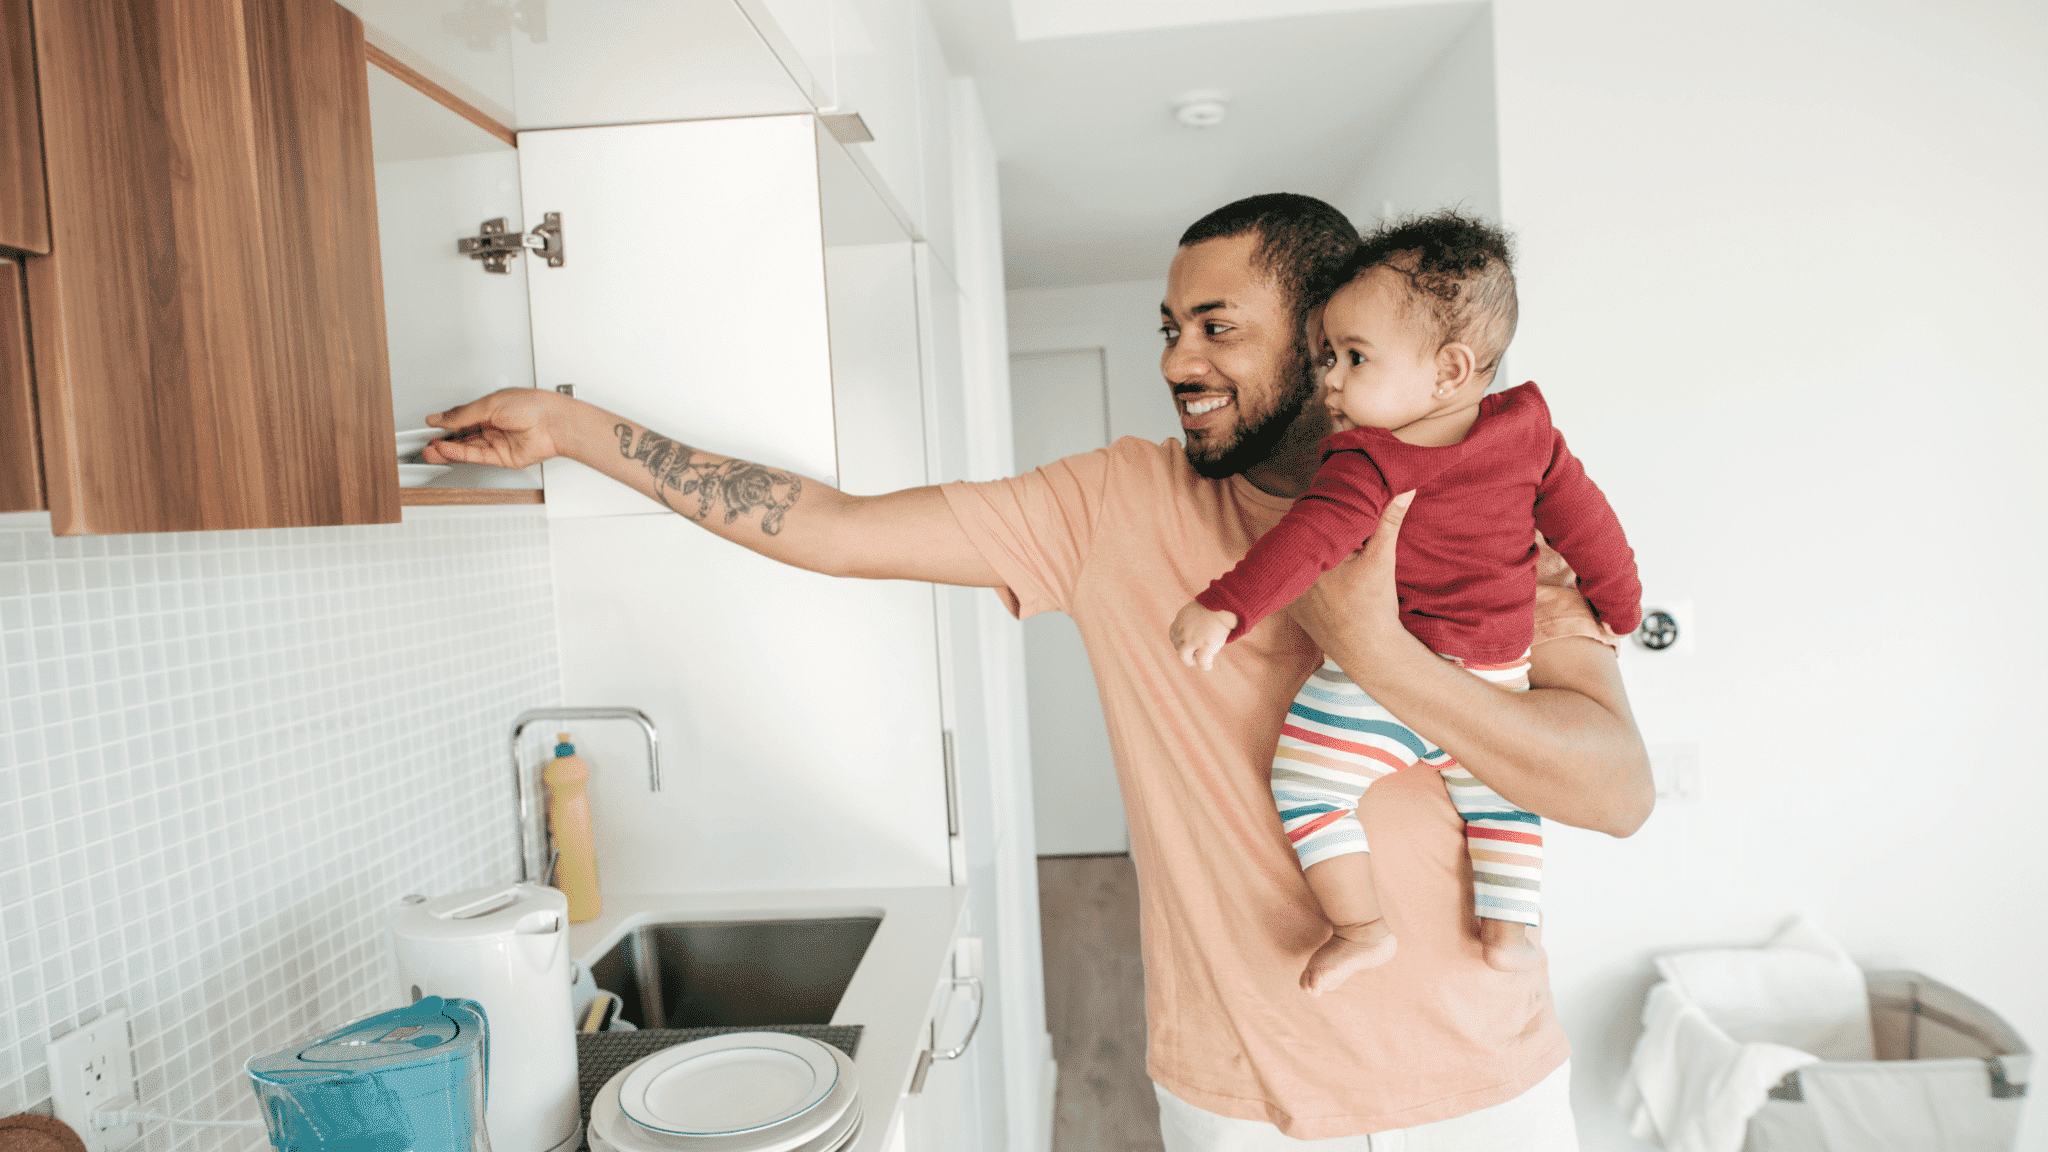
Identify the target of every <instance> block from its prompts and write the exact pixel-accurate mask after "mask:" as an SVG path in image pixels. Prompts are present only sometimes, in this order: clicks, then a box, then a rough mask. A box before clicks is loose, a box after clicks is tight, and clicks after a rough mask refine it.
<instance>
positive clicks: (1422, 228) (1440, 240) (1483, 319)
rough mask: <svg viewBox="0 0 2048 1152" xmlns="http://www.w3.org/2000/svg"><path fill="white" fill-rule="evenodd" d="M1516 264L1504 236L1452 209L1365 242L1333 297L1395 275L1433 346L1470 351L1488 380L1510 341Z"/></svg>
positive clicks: (1402, 223)
mask: <svg viewBox="0 0 2048 1152" xmlns="http://www.w3.org/2000/svg"><path fill="white" fill-rule="evenodd" d="M1514 259H1515V258H1514V251H1513V242H1512V241H1511V240H1510V238H1509V237H1508V234H1507V233H1506V232H1503V231H1502V230H1501V229H1499V228H1497V227H1495V226H1494V225H1492V224H1489V223H1487V222H1486V221H1484V220H1481V219H1479V218H1478V217H1476V216H1467V215H1465V214H1464V213H1462V212H1459V211H1458V210H1457V209H1455V208H1447V209H1444V210H1442V211H1439V212H1431V213H1428V214H1426V215H1419V216H1405V217H1402V218H1401V219H1399V220H1396V221H1393V222H1392V223H1389V224H1385V225H1382V226H1381V227H1380V228H1378V229H1377V230H1375V231H1374V232H1373V233H1372V234H1371V235H1369V236H1367V237H1365V239H1364V241H1363V242H1362V243H1361V244H1360V245H1359V247H1358V251H1357V252H1356V253H1355V254H1354V255H1353V256H1352V257H1351V259H1350V260H1349V261H1347V262H1346V263H1345V265H1344V269H1343V271H1342V272H1341V273H1340V274H1339V276H1338V278H1337V281H1336V283H1335V284H1334V285H1332V286H1331V294H1334V293H1335V291H1336V289H1337V288H1341V287H1343V286H1344V285H1346V284H1349V283H1351V282H1352V281H1353V280H1356V279H1358V278H1359V277H1361V276H1363V275H1365V274H1366V273H1368V272H1370V271H1372V270H1373V269H1374V268H1387V269H1390V270H1392V271H1395V272H1399V273H1401V274H1402V275H1403V276H1405V277H1407V279H1408V284H1409V299H1410V301H1411V302H1412V303H1413V304H1414V305H1415V306H1417V308H1418V309H1419V310H1420V312H1421V314H1422V315H1423V316H1424V317H1426V318H1427V320H1428V322H1429V323H1430V324H1431V326H1432V327H1434V328H1435V330H1436V337H1437V346H1438V347H1442V346H1443V345H1445V344H1450V343H1454V342H1456V343H1463V344H1468V345H1470V346H1471V348H1472V353H1473V357H1474V359H1475V360H1476V361H1477V372H1478V374H1480V375H1491V374H1492V373H1493V372H1494V371H1495V370H1496V369H1498V368H1499V367H1500V358H1501V355H1502V354H1503V353H1505V352H1506V351H1507V350H1508V343H1509V341H1511V340H1513V339H1514V338H1515V324H1516V321H1517V319H1518V316H1519V308H1518V305H1517V303H1516V300H1515V273H1514Z"/></svg>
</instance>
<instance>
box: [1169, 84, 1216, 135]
mask: <svg viewBox="0 0 2048 1152" xmlns="http://www.w3.org/2000/svg"><path fill="white" fill-rule="evenodd" d="M1229 112H1230V98H1229V97H1228V96H1225V95H1224V94H1223V93H1221V92H1218V91H1216V90H1215V89H1213V88H1204V89H1202V90H1201V91H1198V92H1184V93H1182V94H1181V95H1180V97H1179V98H1178V99H1176V100H1175V101H1174V102H1173V118H1174V119H1176V120H1178V121H1180V122H1181V123H1183V124H1185V125H1187V126H1188V127H1190V128H1214V127H1216V126H1217V125H1218V124H1221V123H1223V117H1224V116H1226V115H1228V114H1229Z"/></svg>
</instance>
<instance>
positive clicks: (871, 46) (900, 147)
mask: <svg viewBox="0 0 2048 1152" xmlns="http://www.w3.org/2000/svg"><path fill="white" fill-rule="evenodd" d="M919 15H920V13H919V12H918V7H917V0H833V2H832V34H833V47H834V53H833V54H834V58H835V62H836V69H837V76H838V98H839V103H838V107H840V108H841V109H844V110H846V111H850V112H859V113H860V115H861V119H862V121H864V122H865V123H866V124H867V126H868V130H869V131H870V132H873V133H874V135H875V139H874V142H873V143H870V144H858V145H855V147H857V148H860V149H862V150H864V151H865V152H866V154H867V158H868V159H869V160H870V161H871V162H872V163H873V164H874V166H875V170H876V171H877V172H879V173H881V176H882V180H883V182H884V183H886V184H888V186H889V191H890V193H891V194H892V195H894V196H895V197H896V201H897V203H899V204H901V205H903V210H904V211H905V212H907V213H909V215H910V219H911V222H912V224H913V225H914V226H915V227H916V228H917V230H918V231H919V232H920V233H922V232H923V231H924V227H925V202H924V168H923V165H924V158H923V149H922V144H921V142H920V138H919V127H918V79H917V22H918V16H919Z"/></svg>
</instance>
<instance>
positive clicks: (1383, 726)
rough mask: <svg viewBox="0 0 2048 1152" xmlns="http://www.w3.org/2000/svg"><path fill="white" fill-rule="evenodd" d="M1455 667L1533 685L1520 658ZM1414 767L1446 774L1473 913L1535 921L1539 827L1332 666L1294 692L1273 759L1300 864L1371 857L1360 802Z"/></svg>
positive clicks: (1279, 800) (1276, 795)
mask: <svg viewBox="0 0 2048 1152" xmlns="http://www.w3.org/2000/svg"><path fill="white" fill-rule="evenodd" d="M1446 659H1449V658H1448V657H1446ZM1460 664H1461V666H1462V667H1463V668H1464V669H1465V670H1466V671H1467V672H1470V673H1472V674H1473V675H1474V676H1477V677H1479V678H1480V679H1482V680H1486V681H1488V682H1490V683H1494V684H1499V685H1501V686H1503V687H1506V688H1513V689H1515V690H1517V691H1520V690H1523V689H1526V688H1528V686H1529V662H1528V659H1527V658H1526V656H1525V657H1524V658H1523V659H1522V660H1519V661H1517V662H1515V663H1513V664H1506V665H1477V664H1463V663H1462V662H1460ZM1416 764H1427V765H1428V766H1430V767H1431V768H1434V769H1436V770H1437V771H1438V772H1441V773H1443V777H1444V784H1445V785H1446V787H1447V788H1448V789H1449V791H1450V794H1451V803H1452V804H1453V805H1455V806H1456V807H1457V809H1458V815H1460V816H1462V817H1464V818H1465V850H1466V852H1467V853H1469V854H1470V855H1471V857H1472V903H1473V910H1474V911H1475V912H1476V913H1478V915H1480V916H1482V917H1484V918H1486V919H1488V920H1512V921H1515V922H1517V923H1521V924H1535V923H1537V922H1538V919H1537V911H1538V907H1539V904H1540V901H1541V893H1542V889H1543V821H1542V819H1541V818H1540V817H1538V816H1537V815H1536V814H1535V813H1533V812H1524V811H1522V810H1521V809H1520V808H1517V807H1515V806H1514V805H1512V804H1510V803H1508V802H1507V801H1506V800H1504V799H1502V798H1501V796H1500V794H1499V793H1497V792H1495V791H1494V790H1493V789H1491V788H1488V787H1487V786H1486V785H1484V784H1482V783H1480V782H1479V779H1478V778H1477V777H1475V776H1473V775H1472V774H1471V773H1470V772H1467V771H1465V770H1464V769H1463V768H1461V767H1459V766H1458V762H1457V761H1456V760H1453V759H1452V758H1451V756H1450V754H1449V753H1447V752H1445V751H1444V750H1443V749H1441V748H1432V747H1430V745H1429V742H1428V741H1426V740H1424V739H1423V738H1422V737H1420V736H1418V735H1416V734H1415V732H1414V731H1413V730H1411V729H1410V728H1409V727H1408V726H1407V725H1406V724H1403V723H1401V721H1399V720H1398V719H1395V717H1394V714H1393V713H1392V712H1389V711H1387V710H1386V709H1385V708H1383V707H1381V706H1380V705H1379V704H1378V703H1377V702H1375V701H1374V700H1373V698H1372V697H1370V696H1367V695H1366V694H1365V690H1364V689H1362V688H1360V687H1359V686H1358V685H1356V684H1354V683H1352V682H1351V677H1349V676H1346V675H1345V674H1344V670H1343V669H1341V668H1339V667H1337V665H1336V663H1335V662H1334V661H1328V660H1326V661H1324V662H1323V666H1322V667H1321V668H1318V669H1316V672H1315V674H1314V675H1312V676H1310V677H1309V678H1308V683H1306V684H1304V685H1302V686H1301V691H1300V692H1298V693H1296V694H1295V697H1294V704H1293V706H1292V707H1290V708H1288V710H1287V720H1286V722H1285V723H1284V724H1282V725H1281V727H1280V747H1279V748H1278V749H1276V750H1275V751H1274V753H1273V801H1274V803H1275V804H1277V805H1278V806H1279V808H1280V827H1281V829H1282V830H1283V831H1285V832H1286V833H1287V838H1288V839H1289V840H1290V841H1292V842H1293V843H1294V851H1295V854H1296V855H1298V856H1299V857H1300V858H1301V866H1302V867H1303V868H1307V867H1308V866H1309V865H1311V864H1316V863H1319V862H1321V861H1324V860H1328V859H1330V858H1331V857H1333V856H1342V855H1344V854H1345V853H1347V852H1367V851H1370V848H1369V847H1368V846H1367V844H1366V842H1365V829H1364V828H1363V827H1362V826H1361V825H1360V824H1359V823H1358V814H1357V808H1358V800H1359V797H1361V796H1363V795H1364V794H1365V790H1366V789H1367V788H1370V787H1372V784H1373V781H1375V780H1378V779H1379V778H1380V777H1382V776H1385V775H1387V774H1388V773H1390V772H1397V771H1399V770H1401V769H1403V768H1411V767H1413V766H1415V765H1416Z"/></svg>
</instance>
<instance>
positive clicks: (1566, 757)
mask: <svg viewBox="0 0 2048 1152" xmlns="http://www.w3.org/2000/svg"><path fill="white" fill-rule="evenodd" d="M1414 495H1415V494H1414V493H1413V492H1404V493H1402V494H1400V495H1398V496H1396V497H1394V499H1393V500H1391V501H1389V502H1388V504H1387V508H1386V510H1385V511H1384V512H1383V513H1381V515H1380V521H1379V526H1378V528H1377V529H1375V530H1374V532H1373V534H1372V537H1371V538H1370V539H1369V540H1367V541H1366V545H1365V548H1364V549H1363V550H1361V551H1360V552H1359V553H1358V554H1357V555H1355V556H1353V557H1352V558H1350V559H1349V560H1346V561H1344V562H1343V563H1342V564H1339V565H1337V566H1336V567H1335V568H1332V569H1331V570H1330V571H1328V572H1326V573H1324V574H1323V576H1322V577H1321V578H1320V579H1319V580H1317V581H1316V583H1315V584H1314V585H1313V586H1311V587H1310V588H1309V590H1308V591H1307V592H1305V593H1303V594H1302V596H1301V597H1300V598H1299V599H1297V600H1296V601H1295V602H1294V604H1293V606H1292V607H1290V608H1289V609H1288V611H1289V612H1290V613H1291V614H1292V615H1293V617H1294V620H1295V622H1296V623H1297V624H1300V625H1301V627H1302V628H1303V630H1305V631H1306V632H1307V633H1308V634H1309V636H1310V637H1311V638H1312V639H1314V640H1315V641H1316V643H1317V644H1318V645H1320V646H1321V647H1322V649H1323V652H1324V654H1325V655H1327V656H1328V657H1330V658H1331V659H1332V660H1335V661H1336V662H1337V664H1338V666H1339V667H1341V668H1343V669H1344V672H1345V674H1346V675H1348V676H1350V677H1351V678H1352V680H1354V681H1356V682H1357V683H1358V685H1359V686H1360V687H1361V688H1363V689H1365V691H1366V692H1367V693H1368V694H1370V695H1371V696H1372V698H1373V699H1374V700H1377V701H1378V702H1379V703H1380V704H1382V705H1384V706H1385V707H1387V708H1388V709H1389V710H1391V711H1392V712H1394V713H1395V714H1396V715H1398V716H1400V717H1401V718H1402V719H1404V720H1406V721H1407V722H1408V724H1409V726H1410V727H1412V728H1414V729H1415V730H1416V731H1417V732H1420V733H1422V734H1423V735H1424V736H1425V737H1427V738H1428V739H1430V740H1434V741H1435V742H1436V743H1437V744H1438V745H1440V746H1441V747H1443V748H1444V749H1445V750H1446V751H1448V752H1449V753H1450V754H1451V755H1452V756H1454V757H1456V758H1457V760H1458V762H1459V763H1460V764H1462V765H1464V766H1465V768H1466V769H1467V770H1468V771H1470V772H1471V773H1472V774H1473V775H1474V776H1477V777H1478V778H1479V779H1480V780H1481V781H1483V782H1485V784H1486V785H1487V786H1488V787H1490V788H1492V789H1493V790H1494V791H1496V792H1498V793H1500V794H1501V795H1502V796H1504V797H1506V798H1507V799H1508V800H1509V801H1510V802H1512V803H1514V804H1517V805H1519V806H1521V807H1523V808H1526V809H1528V810H1529V811H1531V812H1534V813H1536V814H1537V815H1539V816H1542V817H1544V818H1545V819H1549V820H1559V821H1562V822H1564V823H1566V824H1570V825H1573V826H1575V827H1579V828H1590V829H1592V830H1594V831H1597V832H1605V833H1607V834H1608V835H1610V836H1627V835H1630V834H1631V833H1633V832H1635V830H1636V829H1638V828H1640V827H1642V824H1643V821H1645V820H1647V819H1649V816H1650V810H1651V808H1652V807H1653V806H1654V804H1655V802H1656V790H1655V786H1654V785H1653V784H1652V783H1651V779H1650V763H1649V754H1648V752H1647V751H1646V750H1645V749H1644V747H1643V741H1642V736H1641V735H1640V734H1639V733H1638V732H1637V731H1636V725H1635V717H1634V716H1633V715H1632V714H1631V713H1630V712H1629V709H1628V697H1627V695H1626V693H1625V692H1624V691H1623V690H1622V685H1621V675H1620V672H1619V670H1618V669H1617V667H1616V664H1615V658H1614V653H1613V651H1612V650H1611V649H1609V648H1608V647H1607V646H1606V645H1605V644H1602V643H1600V642H1599V641H1598V640H1594V639H1592V638H1590V637H1584V636H1567V637H1563V638H1560V639H1555V640H1550V641H1547V642H1542V643H1538V644H1537V645H1536V646H1535V647H1534V648H1533V649H1532V650H1531V652H1530V655H1529V660H1530V669H1529V686H1530V690H1529V691H1527V692H1508V691H1505V690H1503V689H1499V688H1495V687H1493V686H1492V685H1490V684H1487V683H1485V682H1484V681H1482V680H1480V679H1478V678H1477V677H1475V676H1472V675H1470V674H1468V673H1466V672H1464V671H1463V670H1461V669H1460V668H1458V666H1457V665H1455V664H1452V663H1451V662H1450V661H1448V660H1445V659H1443V658H1442V657H1439V656H1437V655H1436V654H1435V653H1433V652H1431V651H1430V650H1429V649H1428V648H1427V647H1425V646H1423V644H1422V642H1421V641H1419V640H1417V639H1415V637H1414V636H1413V635H1411V634H1410V633H1409V632H1408V630H1407V629H1406V628H1405V627H1403V626H1402V624H1401V606H1400V598H1399V595H1398V593H1397V592H1396V590H1395V585H1394V548H1395V544H1396V542H1397V541H1398V539H1399V537H1400V531H1401V521H1402V519H1403V518H1404V517H1405V516H1406V514H1407V511H1408V506H1409V504H1410V503H1411V502H1413V500H1414ZM1538 594H1539V596H1560V595H1562V596H1577V595H1578V593H1576V592H1574V591H1572V590H1570V589H1567V588H1558V587H1553V586H1548V585H1545V586H1541V587H1539V589H1538ZM1559 689H1564V690H1562V691H1560V690H1559Z"/></svg>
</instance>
